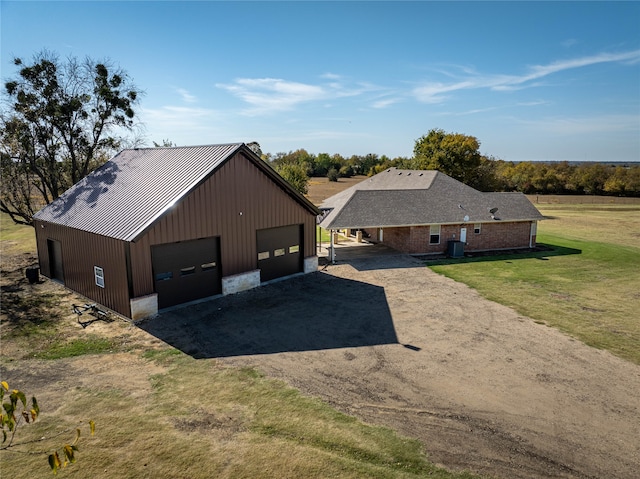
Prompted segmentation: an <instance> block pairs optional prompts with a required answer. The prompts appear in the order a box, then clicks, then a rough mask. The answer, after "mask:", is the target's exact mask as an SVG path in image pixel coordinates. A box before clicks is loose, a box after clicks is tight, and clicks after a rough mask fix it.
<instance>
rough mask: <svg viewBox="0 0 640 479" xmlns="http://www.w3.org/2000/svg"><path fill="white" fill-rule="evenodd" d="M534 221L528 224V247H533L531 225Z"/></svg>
mask: <svg viewBox="0 0 640 479" xmlns="http://www.w3.org/2000/svg"><path fill="white" fill-rule="evenodd" d="M534 224H535V221H532V222H531V224H530V225H529V249H531V248H533V225H534Z"/></svg>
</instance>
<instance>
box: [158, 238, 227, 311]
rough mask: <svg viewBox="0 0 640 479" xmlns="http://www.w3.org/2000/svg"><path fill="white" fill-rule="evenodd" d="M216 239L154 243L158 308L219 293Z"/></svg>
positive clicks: (217, 243)
mask: <svg viewBox="0 0 640 479" xmlns="http://www.w3.org/2000/svg"><path fill="white" fill-rule="evenodd" d="M218 258H219V238H203V239H199V240H193V241H181V242H179V243H169V244H162V245H157V246H153V247H152V248H151V259H152V262H153V277H154V281H155V290H156V293H158V307H159V308H166V307H168V306H174V305H176V304H181V303H186V302H188V301H193V300H196V299H200V298H206V297H208V296H213V295H215V294H220V293H221V292H222V281H221V273H220V264H219V259H218Z"/></svg>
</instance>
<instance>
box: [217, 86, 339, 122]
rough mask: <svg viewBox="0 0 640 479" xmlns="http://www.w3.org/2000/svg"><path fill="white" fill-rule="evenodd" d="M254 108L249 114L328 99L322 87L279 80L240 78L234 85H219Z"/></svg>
mask: <svg viewBox="0 0 640 479" xmlns="http://www.w3.org/2000/svg"><path fill="white" fill-rule="evenodd" d="M216 86H217V87H218V88H222V89H224V90H227V91H228V92H229V93H231V94H233V95H235V96H237V97H238V98H240V99H241V100H242V101H244V102H245V103H248V104H249V105H251V106H252V108H251V109H250V110H248V111H246V113H247V114H251V115H257V114H261V113H267V112H273V111H285V110H291V109H292V108H293V107H295V106H296V105H298V104H300V103H304V102H309V101H314V100H322V99H326V98H327V96H328V95H327V93H326V91H325V89H324V88H323V87H321V86H316V85H307V84H305V83H298V82H291V81H286V80H282V79H278V78H239V79H237V80H236V81H235V82H234V83H233V84H217V85H216Z"/></svg>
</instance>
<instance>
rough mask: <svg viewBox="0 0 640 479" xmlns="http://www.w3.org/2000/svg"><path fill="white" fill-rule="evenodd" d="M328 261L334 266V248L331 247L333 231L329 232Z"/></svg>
mask: <svg viewBox="0 0 640 479" xmlns="http://www.w3.org/2000/svg"><path fill="white" fill-rule="evenodd" d="M329 259H330V260H331V264H336V253H335V248H334V246H333V230H332V229H331V230H329Z"/></svg>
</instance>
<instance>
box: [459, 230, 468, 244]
mask: <svg viewBox="0 0 640 479" xmlns="http://www.w3.org/2000/svg"><path fill="white" fill-rule="evenodd" d="M460 241H462V242H463V243H466V242H467V228H460Z"/></svg>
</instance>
